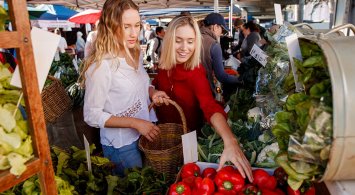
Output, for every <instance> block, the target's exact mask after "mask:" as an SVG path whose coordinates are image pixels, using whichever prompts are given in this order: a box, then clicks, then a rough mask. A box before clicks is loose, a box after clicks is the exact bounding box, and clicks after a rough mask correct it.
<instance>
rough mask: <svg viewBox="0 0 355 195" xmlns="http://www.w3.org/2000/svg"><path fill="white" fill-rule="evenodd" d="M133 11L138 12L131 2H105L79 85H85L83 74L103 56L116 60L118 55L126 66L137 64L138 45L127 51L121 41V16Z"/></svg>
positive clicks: (118, 0) (97, 63)
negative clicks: (129, 10)
mask: <svg viewBox="0 0 355 195" xmlns="http://www.w3.org/2000/svg"><path fill="white" fill-rule="evenodd" d="M128 9H134V10H137V11H139V8H138V6H137V5H136V4H135V3H134V2H133V1H132V0H107V1H106V2H105V4H104V6H103V8H102V12H101V17H100V19H99V24H98V26H97V35H96V39H95V40H94V42H93V48H92V52H91V53H90V55H89V56H88V57H87V59H86V60H85V61H84V67H83V70H82V72H81V74H80V78H79V80H80V83H81V84H82V85H84V83H85V79H86V78H85V73H86V71H87V70H88V68H89V67H90V66H91V65H93V64H94V63H96V68H98V67H99V66H100V65H101V61H102V60H103V58H104V56H105V55H108V56H110V57H112V58H116V57H118V56H119V54H121V55H123V56H124V57H125V58H126V61H127V63H128V64H131V65H134V64H138V63H139V55H140V45H139V42H138V41H137V44H136V46H135V47H134V48H131V49H129V48H128V47H127V46H126V43H125V41H124V39H123V37H124V33H125V32H124V27H123V21H122V15H123V13H124V11H126V10H128Z"/></svg>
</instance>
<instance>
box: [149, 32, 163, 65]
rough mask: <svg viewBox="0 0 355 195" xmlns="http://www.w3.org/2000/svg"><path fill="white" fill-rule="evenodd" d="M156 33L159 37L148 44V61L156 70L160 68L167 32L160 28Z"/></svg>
mask: <svg viewBox="0 0 355 195" xmlns="http://www.w3.org/2000/svg"><path fill="white" fill-rule="evenodd" d="M155 33H156V35H157V36H156V37H155V38H153V39H151V40H150V41H149V42H148V44H147V46H148V47H147V61H148V62H150V64H151V66H152V67H153V68H154V70H155V69H156V68H157V67H158V63H159V57H160V53H161V52H160V51H161V46H162V44H163V38H164V35H165V30H164V28H163V27H161V26H158V27H157V28H156V29H155Z"/></svg>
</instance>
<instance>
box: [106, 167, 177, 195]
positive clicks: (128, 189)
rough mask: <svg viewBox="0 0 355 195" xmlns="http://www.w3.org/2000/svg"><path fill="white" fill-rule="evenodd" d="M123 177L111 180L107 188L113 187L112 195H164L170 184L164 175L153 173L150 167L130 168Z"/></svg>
mask: <svg viewBox="0 0 355 195" xmlns="http://www.w3.org/2000/svg"><path fill="white" fill-rule="evenodd" d="M125 175H126V176H125V177H123V178H119V177H115V178H111V179H113V181H111V180H110V184H109V186H111V187H113V186H114V184H115V183H114V182H115V181H116V180H117V181H118V182H117V185H116V186H115V187H114V192H113V194H123V195H126V194H127V195H131V194H132V195H141V194H147V195H149V194H155V193H158V194H165V192H166V191H167V189H168V186H169V184H170V183H171V182H169V181H167V179H166V177H165V175H164V174H161V173H157V172H155V171H154V170H153V169H152V168H151V167H144V168H130V169H126V170H125Z"/></svg>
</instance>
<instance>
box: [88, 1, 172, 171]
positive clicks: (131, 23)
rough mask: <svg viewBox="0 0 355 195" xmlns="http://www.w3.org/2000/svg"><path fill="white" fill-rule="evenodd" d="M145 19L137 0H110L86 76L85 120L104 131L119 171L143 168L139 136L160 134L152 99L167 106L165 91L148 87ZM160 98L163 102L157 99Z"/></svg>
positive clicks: (105, 148)
mask: <svg viewBox="0 0 355 195" xmlns="http://www.w3.org/2000/svg"><path fill="white" fill-rule="evenodd" d="M140 30H141V20H140V16H139V12H138V7H137V5H136V4H134V3H133V1H132V0H107V1H106V2H105V4H104V6H103V9H102V14H101V17H100V22H99V25H98V28H97V35H96V39H95V40H94V43H93V45H94V46H93V48H92V52H91V53H90V55H89V56H88V57H87V59H86V61H85V64H84V69H83V72H82V74H81V78H82V81H83V83H84V84H85V90H86V91H85V99H84V120H85V122H86V123H88V124H89V125H90V126H93V127H98V128H100V142H101V144H102V148H103V153H104V156H105V157H107V158H109V159H110V160H111V161H112V162H114V163H115V165H116V168H115V170H114V173H116V174H118V175H121V176H122V175H123V173H124V172H123V171H124V169H125V168H129V167H141V166H142V158H141V154H140V151H139V149H138V138H139V136H140V135H143V136H145V137H146V138H147V139H148V140H151V141H152V140H154V139H155V138H156V136H157V135H158V134H159V133H160V130H159V128H158V127H157V126H156V125H154V124H153V123H152V122H151V120H152V119H155V118H156V117H155V115H154V112H153V111H152V112H149V110H148V105H149V104H150V99H149V98H150V97H151V98H152V99H153V101H154V103H157V104H161V103H164V101H163V99H162V98H161V97H165V98H168V96H166V94H165V92H162V91H156V90H154V88H153V87H150V86H149V77H148V74H147V73H146V71H145V70H144V68H143V64H142V54H141V50H140V46H139V41H138V35H139V31H140ZM158 96H159V98H158Z"/></svg>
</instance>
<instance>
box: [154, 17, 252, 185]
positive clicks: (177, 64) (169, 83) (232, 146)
mask: <svg viewBox="0 0 355 195" xmlns="http://www.w3.org/2000/svg"><path fill="white" fill-rule="evenodd" d="M201 45H202V39H201V34H200V30H199V27H198V25H197V23H196V21H195V20H194V19H193V18H192V17H191V16H178V17H176V18H174V19H173V20H172V21H171V22H170V24H169V27H168V29H167V31H166V34H165V39H164V42H163V47H162V53H161V58H160V63H159V68H160V70H159V72H158V75H157V76H156V78H155V79H154V81H153V84H154V85H155V87H156V89H159V90H163V91H165V92H166V93H167V94H168V95H169V97H171V98H172V100H174V101H176V102H177V103H178V104H179V105H180V106H181V108H182V109H183V111H184V113H185V115H186V120H187V126H188V128H189V129H190V130H197V131H199V130H200V129H201V127H202V125H203V121H204V119H205V120H207V121H208V122H209V123H211V124H212V126H213V127H214V129H215V130H216V132H217V133H218V134H219V135H220V136H221V137H222V139H223V141H224V146H225V148H224V150H223V153H222V156H221V159H220V166H219V168H221V167H222V166H223V165H224V164H225V162H226V161H231V162H232V163H233V164H234V165H236V166H237V168H238V170H239V172H240V173H241V174H242V175H243V176H244V177H245V176H247V177H248V178H249V180H250V181H252V180H253V179H252V172H251V166H250V164H249V162H248V160H247V159H246V157H245V156H244V154H243V152H242V150H241V148H240V147H239V144H238V141H237V139H236V137H235V136H234V135H233V133H232V131H231V129H230V127H229V126H228V124H227V120H226V113H225V112H224V110H223V108H222V107H221V106H220V105H219V104H218V103H217V102H216V100H215V99H214V98H213V95H212V92H211V89H210V86H209V83H208V80H207V78H206V73H205V69H204V67H203V66H202V65H201V64H200V53H201V50H200V48H201ZM157 114H158V119H159V122H162V123H166V122H172V123H181V119H180V116H179V114H178V112H177V111H176V109H175V108H174V107H173V106H171V105H169V106H161V107H158V108H157Z"/></svg>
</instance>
